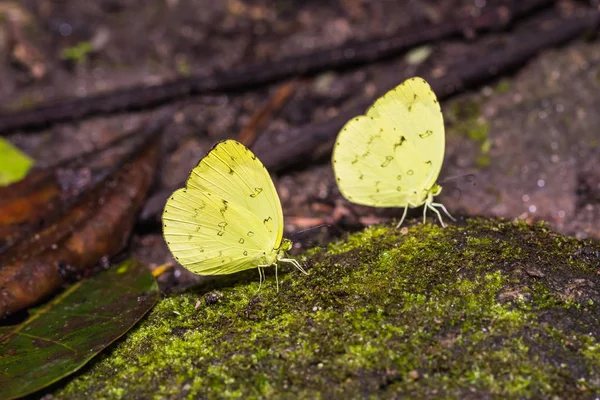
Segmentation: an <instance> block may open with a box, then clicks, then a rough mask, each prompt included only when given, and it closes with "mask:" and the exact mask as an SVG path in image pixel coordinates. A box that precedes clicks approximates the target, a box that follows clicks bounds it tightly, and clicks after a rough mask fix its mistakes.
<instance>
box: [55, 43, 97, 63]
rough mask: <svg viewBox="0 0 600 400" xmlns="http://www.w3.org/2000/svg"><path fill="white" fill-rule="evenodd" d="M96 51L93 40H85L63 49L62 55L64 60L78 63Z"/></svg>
mask: <svg viewBox="0 0 600 400" xmlns="http://www.w3.org/2000/svg"><path fill="white" fill-rule="evenodd" d="M93 51H94V46H93V45H92V43H91V42H88V41H83V42H79V43H77V44H76V45H75V46H72V47H67V48H65V49H63V50H62V51H61V53H60V56H61V58H62V59H63V60H69V61H73V62H74V63H76V64H82V63H84V62H85V61H86V60H87V59H88V57H89V55H90V54H91V53H92V52H93Z"/></svg>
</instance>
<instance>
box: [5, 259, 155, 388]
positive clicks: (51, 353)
mask: <svg viewBox="0 0 600 400" xmlns="http://www.w3.org/2000/svg"><path fill="white" fill-rule="evenodd" d="M157 299H158V286H157V284H156V281H155V279H154V277H153V276H152V273H151V272H150V270H149V269H148V268H147V267H146V266H145V265H144V264H142V263H141V262H139V261H136V260H128V261H125V262H123V263H122V264H119V265H115V266H113V267H112V268H111V269H109V270H108V271H104V272H102V273H100V274H98V275H95V276H93V277H92V278H90V279H88V280H84V281H80V282H78V283H76V284H75V285H73V286H71V287H69V288H67V289H66V290H65V291H64V292H63V293H61V294H60V295H58V296H57V297H55V298H54V299H52V300H51V301H50V302H49V303H47V304H44V305H42V306H40V307H38V308H36V309H33V310H31V311H30V312H31V317H30V318H29V319H27V320H26V321H25V322H23V323H21V324H20V325H15V326H0V393H2V398H3V399H13V398H16V397H20V396H24V395H27V394H29V393H33V392H35V391H37V390H40V389H42V388H44V387H46V386H48V385H50V384H52V383H54V382H56V381H58V380H59V379H61V378H63V377H65V376H68V375H70V374H72V373H73V372H75V371H77V370H78V369H79V368H81V367H82V366H83V365H85V363H87V362H88V361H89V360H90V359H91V358H93V357H94V356H95V355H96V354H98V353H99V352H100V351H101V350H102V349H104V348H106V347H107V346H108V345H110V344H111V343H112V342H114V341H115V340H116V339H118V338H119V337H121V336H122V335H123V334H124V333H125V332H127V331H128V330H129V329H131V327H133V326H134V325H135V323H136V322H137V321H139V320H140V319H141V318H142V317H143V316H144V314H146V312H148V310H150V309H151V308H152V307H153V306H154V304H155V303H156V301H157Z"/></svg>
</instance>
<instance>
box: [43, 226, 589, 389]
mask: <svg viewBox="0 0 600 400" xmlns="http://www.w3.org/2000/svg"><path fill="white" fill-rule="evenodd" d="M313 253H314V254H312V255H311V256H309V257H307V258H306V259H305V260H304V261H303V262H304V264H305V265H306V266H307V268H308V269H309V275H308V276H305V275H303V274H301V273H299V272H298V271H296V270H292V269H289V270H288V269H286V270H285V272H286V273H282V271H281V270H280V271H279V272H280V276H279V278H280V290H279V293H277V292H276V285H275V281H274V279H273V275H272V273H271V275H269V276H268V279H267V282H266V283H264V284H263V285H262V288H261V290H260V292H258V293H257V289H258V274H257V273H256V272H255V271H252V275H251V277H248V276H246V278H248V279H243V280H241V281H240V280H238V281H237V282H236V283H234V284H229V285H224V286H222V287H220V288H219V289H218V291H215V290H214V287H213V288H212V289H206V287H205V288H204V289H197V290H193V291H188V292H187V293H185V294H180V295H171V296H169V297H167V298H165V299H163V300H162V301H160V303H159V304H158V305H157V306H156V308H155V309H154V310H153V311H152V312H151V313H150V314H149V316H148V317H147V318H146V319H145V320H144V321H143V322H142V323H141V324H140V325H139V326H138V327H137V328H136V329H135V330H133V331H132V332H130V333H129V334H128V335H127V337H126V338H125V339H124V340H122V341H121V342H120V343H118V344H117V345H116V346H114V348H113V349H112V350H111V351H110V352H108V353H106V354H104V355H102V356H101V357H100V358H99V359H98V360H96V361H94V362H93V363H92V365H91V366H90V367H89V368H87V369H86V371H84V372H83V373H82V374H80V375H79V376H78V377H76V378H75V379H73V380H72V381H71V382H69V383H68V384H66V386H64V387H62V388H61V389H59V390H57V391H56V392H55V393H54V398H119V397H126V398H156V397H158V398H207V399H213V398H245V399H248V398H278V399H279V398H290V399H292V398H293V399H296V398H309V399H316V398H397V397H404V396H405V397H408V398H494V397H501V398H506V397H511V398H515V397H535V398H550V397H553V395H558V396H560V397H561V398H595V396H596V394H597V393H600V307H599V304H600V265H599V264H600V245H599V244H598V243H594V242H581V241H577V240H575V239H570V238H567V237H564V236H561V235H558V234H556V233H553V232H551V231H550V230H549V229H548V228H547V227H546V226H545V225H536V226H528V225H526V224H524V223H513V222H507V221H503V220H484V219H469V220H466V221H465V222H463V223H461V224H459V225H456V226H449V227H447V228H445V229H444V228H440V227H438V226H436V225H432V224H425V225H415V226H412V227H410V228H409V229H408V230H406V229H403V230H396V229H394V228H393V227H392V226H378V227H372V228H369V229H367V230H365V231H364V232H361V233H357V234H354V235H351V236H350V237H349V238H348V239H347V240H345V241H340V242H338V243H336V244H332V245H330V246H329V249H328V250H327V251H315V252H313ZM207 290H211V291H210V292H209V291H207ZM199 300H201V301H200V302H198V301H199Z"/></svg>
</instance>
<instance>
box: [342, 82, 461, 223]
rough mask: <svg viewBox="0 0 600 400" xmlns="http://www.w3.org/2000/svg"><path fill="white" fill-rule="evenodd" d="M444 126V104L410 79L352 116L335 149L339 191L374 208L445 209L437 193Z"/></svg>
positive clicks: (440, 217)
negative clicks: (364, 112) (421, 207)
mask: <svg viewBox="0 0 600 400" xmlns="http://www.w3.org/2000/svg"><path fill="white" fill-rule="evenodd" d="M444 148H445V131H444V120H443V117H442V111H441V109H440V104H439V102H438V100H437V98H436V96H435V94H434V93H433V91H432V90H431V87H430V86H429V84H428V83H427V82H425V80H424V79H422V78H410V79H408V80H406V81H404V82H403V83H401V84H400V85H398V86H397V87H396V88H394V89H392V90H390V91H389V92H387V93H386V94H385V95H383V96H382V97H381V98H379V99H378V100H377V101H375V103H374V104H373V105H372V106H371V107H370V108H369V109H368V110H367V112H366V114H365V115H360V116H358V117H355V118H353V119H351V120H350V121H348V122H347V123H346V125H345V126H344V127H343V128H342V130H341V131H340V133H339V135H338V137H337V140H336V143H335V146H334V149H333V157H332V160H333V169H334V173H335V177H336V181H337V184H338V187H339V189H340V192H341V193H342V195H343V196H344V197H345V198H346V199H348V200H349V201H351V202H353V203H357V204H363V205H368V206H373V207H404V214H403V215H402V219H401V220H400V222H399V223H398V225H397V226H396V227H399V226H400V225H402V222H403V221H404V218H405V217H406V213H407V211H408V208H409V207H410V208H414V207H419V206H421V205H423V204H424V205H425V206H424V207H423V222H425V217H426V212H427V209H430V210H432V211H433V212H435V213H436V214H437V216H438V218H439V220H440V223H441V224H442V226H445V225H444V221H443V220H442V216H441V214H440V212H439V211H438V210H437V209H436V208H435V207H438V208H440V209H442V210H443V211H444V212H445V213H446V215H448V217H450V219H452V220H453V221H454V218H453V217H452V216H451V215H450V213H448V210H446V207H444V206H443V205H442V204H440V203H434V202H433V197H434V196H437V195H438V194H440V192H441V191H442V187H441V186H440V185H438V184H436V183H435V182H436V180H437V178H438V175H439V174H440V169H441V168H442V162H443V161H444Z"/></svg>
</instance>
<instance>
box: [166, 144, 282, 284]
mask: <svg viewBox="0 0 600 400" xmlns="http://www.w3.org/2000/svg"><path fill="white" fill-rule="evenodd" d="M163 233H164V236H165V239H166V241H167V244H168V246H169V249H170V250H171V252H172V253H173V255H174V256H175V257H176V259H177V260H178V261H179V262H180V263H181V264H182V265H183V266H184V267H186V268H188V269H190V270H191V271H193V272H196V273H198V274H202V275H212V274H227V273H232V272H236V271H240V270H243V269H247V268H254V267H256V266H257V265H259V264H261V265H265V264H271V263H272V262H274V261H275V259H276V255H277V251H275V249H277V248H278V247H279V245H280V243H281V240H282V235H283V212H282V209H281V203H280V201H279V197H278V196H277V192H276V190H275V186H274V185H273V181H272V180H271V178H270V176H269V173H268V172H267V170H266V169H265V167H264V166H263V165H262V163H261V162H260V160H258V158H256V156H254V154H252V152H250V150H248V149H247V148H246V147H245V146H244V145H242V144H241V143H238V142H236V141H233V140H227V141H224V142H221V143H219V144H217V145H216V146H215V147H213V149H212V150H211V151H210V152H209V153H208V154H207V155H206V157H204V158H203V159H202V160H201V161H200V163H199V164H198V166H196V167H195V168H194V169H193V170H192V172H191V174H190V177H189V179H188V181H187V182H186V187H185V188H183V189H179V190H177V191H176V192H175V193H173V195H172V196H171V198H170V199H169V200H168V201H167V204H166V205H165V210H164V212H163Z"/></svg>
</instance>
